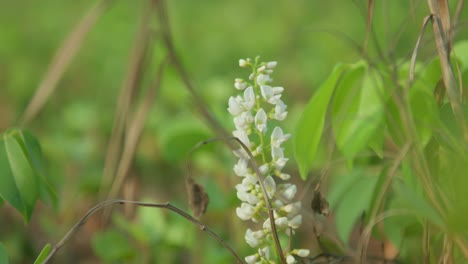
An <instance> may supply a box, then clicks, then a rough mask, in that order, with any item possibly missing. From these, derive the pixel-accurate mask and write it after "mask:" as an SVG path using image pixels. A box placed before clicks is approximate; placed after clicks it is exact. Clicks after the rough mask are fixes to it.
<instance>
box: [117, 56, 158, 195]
mask: <svg viewBox="0 0 468 264" xmlns="http://www.w3.org/2000/svg"><path fill="white" fill-rule="evenodd" d="M165 64H166V62H165V61H164V62H162V63H161V65H160V66H159V71H158V73H157V75H156V80H155V82H154V84H153V85H152V86H151V87H150V88H149V90H148V93H147V94H146V96H145V100H144V101H143V104H142V105H141V107H140V108H139V109H138V111H137V113H136V114H135V117H134V118H133V119H132V122H131V124H130V126H129V129H128V133H127V134H126V137H125V144H124V148H123V152H122V158H121V159H120V162H119V166H118V168H117V172H116V177H115V181H114V182H113V183H112V187H111V190H110V192H109V197H115V196H116V195H117V193H118V192H119V190H120V187H121V186H122V184H123V182H124V180H125V177H126V175H127V172H128V170H129V168H130V165H131V164H132V160H133V157H134V155H135V150H136V146H137V144H138V141H139V139H140V135H141V133H142V131H143V128H144V126H145V122H146V118H147V116H148V114H149V112H150V111H151V107H152V106H153V103H154V99H155V97H156V93H157V91H158V90H159V87H160V85H161V80H162V76H163V72H164V69H165Z"/></svg>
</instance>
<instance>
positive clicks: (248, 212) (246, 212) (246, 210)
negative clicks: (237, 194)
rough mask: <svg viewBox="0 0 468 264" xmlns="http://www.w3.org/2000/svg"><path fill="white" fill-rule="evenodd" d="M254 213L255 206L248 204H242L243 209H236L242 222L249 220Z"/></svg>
mask: <svg viewBox="0 0 468 264" xmlns="http://www.w3.org/2000/svg"><path fill="white" fill-rule="evenodd" d="M254 212H255V211H254V208H253V206H251V205H250V204H247V203H242V204H241V207H237V208H236V214H237V216H238V217H239V218H240V219H242V220H249V219H250V218H252V215H253V214H254Z"/></svg>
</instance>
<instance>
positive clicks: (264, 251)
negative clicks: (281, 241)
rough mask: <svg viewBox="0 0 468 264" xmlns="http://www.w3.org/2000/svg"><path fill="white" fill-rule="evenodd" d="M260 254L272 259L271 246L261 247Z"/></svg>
mask: <svg viewBox="0 0 468 264" xmlns="http://www.w3.org/2000/svg"><path fill="white" fill-rule="evenodd" d="M258 254H260V256H264V257H265V258H266V259H270V248H269V247H264V248H262V249H259V250H258Z"/></svg>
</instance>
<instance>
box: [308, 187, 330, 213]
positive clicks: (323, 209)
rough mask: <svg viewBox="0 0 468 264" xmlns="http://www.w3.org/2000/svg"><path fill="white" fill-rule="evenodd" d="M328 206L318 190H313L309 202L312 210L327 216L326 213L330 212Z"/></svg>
mask: <svg viewBox="0 0 468 264" xmlns="http://www.w3.org/2000/svg"><path fill="white" fill-rule="evenodd" d="M328 206H329V205H328V201H327V200H326V199H325V197H324V196H323V195H322V193H321V192H320V191H319V190H316V191H315V192H314V197H313V198H312V203H311V207H312V211H314V212H315V213H318V214H322V215H324V216H328V214H329V213H330V211H329V208H328Z"/></svg>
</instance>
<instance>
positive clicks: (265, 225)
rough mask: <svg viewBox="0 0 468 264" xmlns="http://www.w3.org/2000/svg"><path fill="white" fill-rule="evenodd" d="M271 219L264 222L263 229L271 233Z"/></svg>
mask: <svg viewBox="0 0 468 264" xmlns="http://www.w3.org/2000/svg"><path fill="white" fill-rule="evenodd" d="M270 223H271V222H270V218H267V219H266V220H265V222H263V229H265V230H266V231H268V232H271V224H270Z"/></svg>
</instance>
